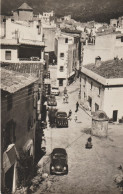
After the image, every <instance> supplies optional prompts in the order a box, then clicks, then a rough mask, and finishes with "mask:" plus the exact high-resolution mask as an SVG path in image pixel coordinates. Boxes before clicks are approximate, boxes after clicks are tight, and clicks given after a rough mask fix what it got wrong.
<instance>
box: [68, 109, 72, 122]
mask: <svg viewBox="0 0 123 194" xmlns="http://www.w3.org/2000/svg"><path fill="white" fill-rule="evenodd" d="M71 116H72V111H71V110H70V111H69V114H68V118H69V120H70V121H71Z"/></svg>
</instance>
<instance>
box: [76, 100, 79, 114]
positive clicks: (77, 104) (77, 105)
mask: <svg viewBox="0 0 123 194" xmlns="http://www.w3.org/2000/svg"><path fill="white" fill-rule="evenodd" d="M78 108H79V103H78V101H77V103H76V112H77V111H78Z"/></svg>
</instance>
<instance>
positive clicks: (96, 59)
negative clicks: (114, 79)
mask: <svg viewBox="0 0 123 194" xmlns="http://www.w3.org/2000/svg"><path fill="white" fill-rule="evenodd" d="M100 65H101V57H100V56H98V57H96V58H95V66H96V67H99V66H100Z"/></svg>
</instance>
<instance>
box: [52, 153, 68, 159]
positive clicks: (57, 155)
mask: <svg viewBox="0 0 123 194" xmlns="http://www.w3.org/2000/svg"><path fill="white" fill-rule="evenodd" d="M53 159H66V156H65V155H63V154H55V155H53Z"/></svg>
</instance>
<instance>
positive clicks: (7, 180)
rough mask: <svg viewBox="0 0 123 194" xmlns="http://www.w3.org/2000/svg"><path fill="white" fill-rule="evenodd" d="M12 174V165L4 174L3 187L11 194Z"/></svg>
mask: <svg viewBox="0 0 123 194" xmlns="http://www.w3.org/2000/svg"><path fill="white" fill-rule="evenodd" d="M13 174H14V165H12V166H11V168H10V169H9V170H8V171H7V172H6V174H5V187H6V189H7V191H8V193H11V192H12V186H13Z"/></svg>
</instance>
